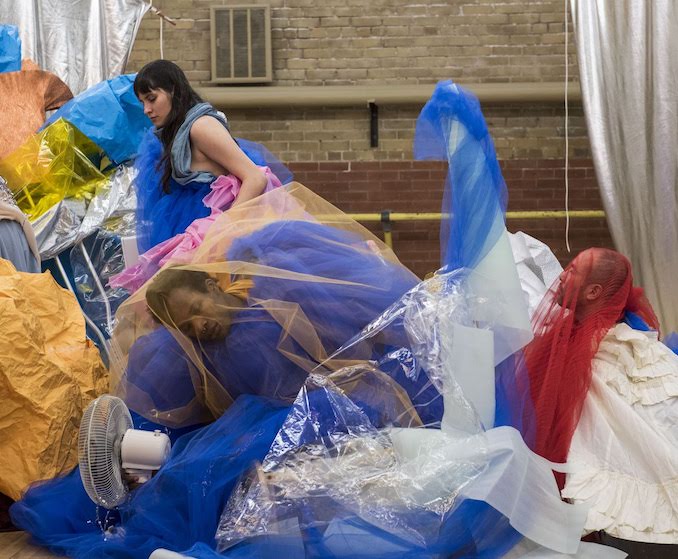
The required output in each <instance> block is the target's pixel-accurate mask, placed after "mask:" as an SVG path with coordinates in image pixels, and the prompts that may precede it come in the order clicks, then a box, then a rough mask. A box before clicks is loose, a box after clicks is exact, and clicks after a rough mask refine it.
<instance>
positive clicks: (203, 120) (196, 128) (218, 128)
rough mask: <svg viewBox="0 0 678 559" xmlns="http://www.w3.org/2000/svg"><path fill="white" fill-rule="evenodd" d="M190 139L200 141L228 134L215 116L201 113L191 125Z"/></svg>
mask: <svg viewBox="0 0 678 559" xmlns="http://www.w3.org/2000/svg"><path fill="white" fill-rule="evenodd" d="M190 136H191V140H193V141H200V140H201V139H211V138H214V137H215V136H216V137H220V138H223V137H226V136H229V133H228V130H226V128H224V125H223V124H222V123H221V122H220V121H218V120H217V119H216V118H214V117H213V116H210V115H203V116H201V117H200V118H197V119H196V121H195V122H194V123H193V125H192V126H191V132H190Z"/></svg>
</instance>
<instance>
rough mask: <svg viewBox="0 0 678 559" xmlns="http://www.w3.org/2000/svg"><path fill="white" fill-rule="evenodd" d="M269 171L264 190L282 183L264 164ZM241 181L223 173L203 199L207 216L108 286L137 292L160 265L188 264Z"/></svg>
mask: <svg viewBox="0 0 678 559" xmlns="http://www.w3.org/2000/svg"><path fill="white" fill-rule="evenodd" d="M261 169H263V170H264V173H265V174H266V179H267V183H266V188H265V189H264V192H270V191H271V190H273V189H274V188H278V187H279V186H282V184H281V182H280V180H278V177H276V176H275V175H274V174H273V173H272V172H271V170H270V169H269V168H268V167H261ZM240 185H241V183H240V180H239V179H238V178H237V177H235V176H233V175H221V176H219V177H217V178H216V179H215V180H214V182H213V183H212V184H211V185H210V189H211V192H210V193H209V194H208V195H207V196H205V197H204V198H203V200H202V201H203V203H204V204H205V206H207V207H208V208H210V209H211V210H212V213H211V214H210V215H209V216H208V217H203V218H201V219H196V220H195V221H194V222H193V223H191V224H190V225H189V226H188V228H187V229H186V231H185V232H184V233H180V234H179V235H175V236H174V237H172V238H171V239H167V240H166V241H164V242H162V243H160V244H159V245H156V246H154V247H153V248H151V249H149V250H147V251H146V252H145V253H144V254H142V255H141V256H139V260H138V262H137V263H136V264H135V265H134V266H130V267H129V268H125V269H124V270H123V271H122V272H120V273H119V274H117V275H115V276H113V277H112V278H111V279H110V281H109V285H110V286H111V287H113V288H118V287H122V288H123V289H126V290H127V291H129V292H130V293H134V292H135V291H136V290H137V289H139V288H140V287H141V286H142V285H143V284H144V283H146V282H147V281H148V280H149V279H150V278H151V277H153V276H154V275H155V274H156V272H158V270H160V268H162V267H163V266H164V265H165V264H167V263H168V262H170V261H171V262H173V263H175V264H186V263H188V262H190V260H191V255H192V254H193V252H194V251H195V249H197V248H198V247H199V246H200V243H202V241H203V239H204V238H205V235H207V230H208V229H209V228H210V227H211V225H212V223H214V221H215V220H216V218H217V216H219V215H220V214H222V213H223V212H225V211H226V210H228V208H230V207H231V204H233V201H234V200H235V198H236V196H238V193H239V192H240Z"/></svg>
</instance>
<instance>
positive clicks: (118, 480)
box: [78, 395, 133, 509]
mask: <svg viewBox="0 0 678 559" xmlns="http://www.w3.org/2000/svg"><path fill="white" fill-rule="evenodd" d="M132 428H133V424H132V416H131V415H130V413H129V410H128V409H127V406H126V405H125V403H124V402H123V401H122V400H121V399H120V398H117V397H115V396H110V395H104V396H100V397H99V398H97V399H96V400H94V401H93V402H92V403H91V404H90V405H89V406H88V407H87V409H86V410H85V413H84V414H83V417H82V422H81V423H80V434H79V437H78V454H79V461H80V477H81V478H82V483H83V485H84V487H85V491H87V494H88V495H89V497H90V498H91V499H92V500H93V501H94V502H95V503H97V504H98V505H101V506H103V507H105V508H107V509H111V508H114V507H116V506H118V505H120V504H122V503H123V502H124V501H125V500H126V499H127V494H128V489H127V485H126V484H125V482H124V481H123V479H122V463H121V457H120V444H121V442H122V438H123V436H124V435H125V433H126V431H127V430H128V429H132Z"/></svg>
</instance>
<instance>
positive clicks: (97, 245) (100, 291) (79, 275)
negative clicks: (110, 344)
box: [70, 229, 129, 338]
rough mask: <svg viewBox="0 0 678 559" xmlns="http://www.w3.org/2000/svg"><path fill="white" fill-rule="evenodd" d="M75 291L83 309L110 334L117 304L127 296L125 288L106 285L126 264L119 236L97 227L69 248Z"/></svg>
mask: <svg viewBox="0 0 678 559" xmlns="http://www.w3.org/2000/svg"><path fill="white" fill-rule="evenodd" d="M70 256H71V267H72V269H73V279H74V282H75V289H76V295H77V297H78V299H79V301H80V306H81V307H82V310H83V312H84V313H85V314H86V315H87V316H88V317H89V318H90V319H91V320H92V322H94V324H95V325H96V327H97V328H99V330H100V331H101V332H103V333H104V334H105V335H106V336H107V337H109V338H110V336H111V333H112V330H113V326H114V316H115V311H116V310H117V308H118V307H119V306H120V305H121V304H122V303H123V301H125V300H126V299H127V298H128V297H129V293H127V291H125V290H124V289H112V288H111V287H109V285H108V280H109V278H110V277H111V276H113V275H115V274H117V273H119V272H120V271H121V270H122V269H124V267H125V262H124V259H123V254H122V246H121V242H120V236H119V235H118V234H117V232H111V231H108V230H106V229H100V230H99V231H97V233H96V234H95V235H92V236H91V237H89V238H88V239H86V240H85V241H84V242H82V243H80V244H78V245H77V246H76V247H75V248H74V249H73V250H72V251H71V254H70Z"/></svg>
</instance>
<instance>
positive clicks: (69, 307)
mask: <svg viewBox="0 0 678 559" xmlns="http://www.w3.org/2000/svg"><path fill="white" fill-rule="evenodd" d="M107 388H108V373H107V371H106V369H105V367H104V365H103V363H102V362H101V359H100V357H99V352H98V350H97V349H96V348H95V347H94V346H93V345H92V343H91V342H90V341H89V340H87V338H86V337H85V323H84V319H83V316H82V313H81V311H80V308H79V306H78V304H77V302H76V300H75V297H74V296H73V294H72V293H70V292H69V291H66V290H64V289H62V288H61V287H59V286H58V285H57V284H56V282H55V281H54V279H53V278H52V276H51V275H50V274H49V273H45V274H26V273H22V272H17V271H16V269H15V268H14V267H13V266H12V264H11V263H10V262H8V261H7V260H2V259H0V402H2V406H0V492H1V493H4V494H6V495H8V496H10V497H11V498H13V499H18V498H19V497H20V496H21V492H22V491H23V490H24V489H26V487H27V486H28V485H29V484H30V483H32V482H35V481H38V480H41V479H48V478H52V477H54V476H56V475H58V474H61V473H64V472H66V471H67V470H69V469H71V468H72V467H73V466H75V464H76V463H77V442H78V441H77V439H78V427H79V424H80V418H81V417H82V412H83V410H84V408H85V407H86V406H87V405H88V404H89V402H90V401H91V400H92V399H94V398H95V397H97V396H98V395H100V394H102V393H104V392H106V390H107Z"/></svg>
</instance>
